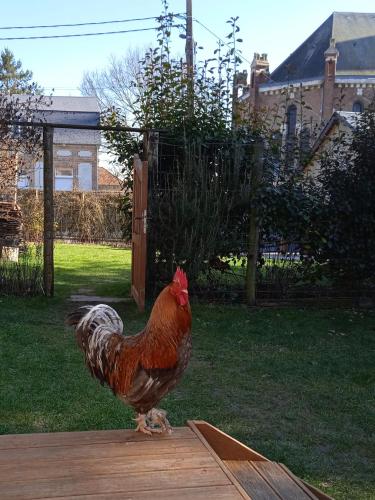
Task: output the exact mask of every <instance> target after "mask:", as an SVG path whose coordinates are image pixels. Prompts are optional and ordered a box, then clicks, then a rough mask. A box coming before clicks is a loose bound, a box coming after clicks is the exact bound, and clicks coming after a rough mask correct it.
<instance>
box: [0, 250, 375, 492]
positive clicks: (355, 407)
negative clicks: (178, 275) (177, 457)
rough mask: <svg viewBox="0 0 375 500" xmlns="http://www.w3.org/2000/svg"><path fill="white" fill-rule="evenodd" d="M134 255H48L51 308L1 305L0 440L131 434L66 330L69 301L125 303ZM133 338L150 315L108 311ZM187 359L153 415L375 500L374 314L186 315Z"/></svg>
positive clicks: (124, 413)
mask: <svg viewBox="0 0 375 500" xmlns="http://www.w3.org/2000/svg"><path fill="white" fill-rule="evenodd" d="M129 280H130V251H129V250H126V249H114V248H110V247H104V246H99V245H92V246H91V245H86V246H81V245H63V244H58V245H57V247H56V296H55V297H54V298H53V299H46V298H9V297H2V298H0V325H1V327H0V392H1V393H0V432H1V433H23V432H49V431H73V430H85V429H109V428H128V427H133V426H134V422H133V421H132V417H133V413H132V411H131V410H130V409H128V408H126V407H125V406H124V405H123V404H122V403H121V402H120V401H118V400H116V399H115V398H114V397H113V396H112V394H111V393H110V392H109V391H108V390H106V389H104V388H102V387H101V386H100V385H99V384H98V383H97V382H96V381H95V380H94V379H92V378H91V377H90V376H89V374H88V372H87V371H86V368H85V366H84V363H83V360H82V355H81V353H80V352H79V350H78V348H77V347H76V345H75V339H74V336H73V332H72V331H71V330H70V329H68V328H66V327H65V326H64V316H65V314H66V313H67V312H68V311H70V310H71V309H72V307H73V306H72V304H71V303H69V302H68V301H67V297H68V296H69V295H70V293H74V292H77V290H79V289H81V288H89V289H91V290H93V292H95V293H100V294H105V295H116V296H119V295H120V296H128V295H129ZM116 308H117V309H118V310H119V312H120V314H121V316H122V317H123V319H124V324H125V329H126V331H127V332H129V333H135V332H137V331H138V330H139V329H141V328H142V327H143V325H144V324H145V322H146V319H147V316H148V313H146V314H139V313H138V312H137V310H136V308H135V306H134V305H133V304H123V305H121V306H120V307H116ZM193 341H194V345H193V358H192V361H191V364H190V366H189V369H188V371H187V373H186V375H185V377H184V379H183V380H182V382H181V384H180V385H179V387H178V389H177V390H175V391H174V392H173V393H171V394H170V395H169V396H168V397H167V398H166V399H165V400H164V402H163V404H162V405H161V406H162V407H164V408H165V409H166V410H168V412H169V415H170V420H171V422H172V424H173V425H183V424H184V422H185V421H186V420H187V419H203V420H207V421H209V422H211V423H212V424H214V425H216V426H218V427H219V428H220V429H222V430H223V431H225V432H228V433H229V434H231V435H233V436H235V437H237V438H238V439H240V440H241V441H243V442H244V443H246V444H247V445H249V446H251V447H253V448H254V449H256V450H258V451H259V452H260V453H262V454H265V455H266V456H267V457H268V458H270V459H272V460H277V461H281V462H284V463H285V464H286V465H287V466H288V467H290V468H291V469H292V471H293V472H294V473H296V474H297V475H299V476H301V477H302V478H304V479H306V480H307V481H309V482H311V483H312V484H314V485H316V486H318V487H319V488H321V489H322V490H324V491H326V492H327V493H329V494H331V495H332V496H334V497H335V498H337V499H350V500H354V499H360V500H362V499H375V475H374V463H375V434H374V433H375V404H374V403H375V369H374V360H375V314H374V312H360V311H355V310H313V309H311V310H300V309H292V308H289V309H248V308H246V307H243V306H219V305H215V306H210V305H202V304H200V305H199V304H194V303H193Z"/></svg>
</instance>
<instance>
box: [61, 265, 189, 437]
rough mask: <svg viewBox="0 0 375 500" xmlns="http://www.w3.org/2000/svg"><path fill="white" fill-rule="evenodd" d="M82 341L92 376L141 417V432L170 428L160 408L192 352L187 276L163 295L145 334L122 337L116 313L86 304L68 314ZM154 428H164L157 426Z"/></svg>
mask: <svg viewBox="0 0 375 500" xmlns="http://www.w3.org/2000/svg"><path fill="white" fill-rule="evenodd" d="M67 323H68V324H70V325H73V326H75V330H76V335H77V341H78V344H79V346H80V347H81V349H82V351H83V352H84V355H85V359H86V364H87V366H88V368H89V370H90V372H91V374H92V375H93V376H95V377H96V378H98V379H99V380H100V382H101V383H102V384H107V385H108V386H109V387H110V388H111V389H112V391H113V393H114V394H115V395H116V396H117V397H119V398H120V399H121V400H122V401H124V402H125V403H127V404H129V405H130V406H132V407H133V408H134V409H135V410H136V412H137V413H138V418H137V419H136V420H137V422H138V428H137V430H139V431H141V432H146V433H151V432H160V431H164V430H168V431H169V430H170V426H169V423H168V421H167V419H166V413H165V412H163V411H162V410H157V409H156V408H155V407H156V405H157V404H158V403H159V401H160V400H161V399H162V398H163V397H164V396H165V395H166V394H167V393H168V392H169V391H171V390H172V389H173V388H174V387H175V386H176V384H177V382H178V380H179V379H180V377H181V375H182V373H183V372H184V371H185V369H186V367H187V365H188V362H189V358H190V352H191V312H190V305H189V301H188V293H187V279H186V275H185V274H184V273H183V272H182V271H181V270H179V269H178V270H177V271H176V274H175V276H174V280H173V282H172V283H171V284H170V285H168V286H167V287H166V288H164V290H163V291H162V292H161V293H160V295H159V297H158V298H157V299H156V302H155V304H154V307H153V309H152V311H151V315H150V319H149V321H148V323H147V325H146V327H145V328H144V330H142V331H141V332H140V333H138V334H137V335H134V336H124V335H123V324H122V321H121V319H120V317H119V316H118V314H117V313H116V311H115V310H114V309H112V308H111V307H109V306H107V305H104V304H100V305H97V306H84V307H81V308H79V309H78V310H77V311H75V312H73V313H72V314H70V315H69V317H68V320H67ZM155 424H156V425H158V426H159V428H155Z"/></svg>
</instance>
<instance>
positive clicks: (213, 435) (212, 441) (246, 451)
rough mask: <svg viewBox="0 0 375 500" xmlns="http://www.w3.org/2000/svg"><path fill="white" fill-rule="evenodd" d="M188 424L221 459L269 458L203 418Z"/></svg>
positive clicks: (265, 459) (266, 459) (252, 459)
mask: <svg viewBox="0 0 375 500" xmlns="http://www.w3.org/2000/svg"><path fill="white" fill-rule="evenodd" d="M188 425H189V426H190V427H192V428H193V427H195V428H196V429H197V430H198V431H199V433H200V434H201V435H202V436H203V437H204V438H205V439H206V440H207V442H208V443H209V445H210V446H211V447H212V449H213V450H214V451H215V453H217V455H218V456H219V457H220V458H221V460H251V461H255V460H264V461H268V458H266V457H264V456H263V455H261V454H260V453H258V452H256V451H254V450H252V449H251V448H249V447H247V446H245V445H244V444H243V443H241V442H240V441H237V439H234V438H232V437H231V436H228V434H225V432H223V431H221V430H220V429H217V428H216V427H214V426H213V425H211V424H209V423H207V422H204V421H203V420H194V421H188ZM193 430H194V428H193Z"/></svg>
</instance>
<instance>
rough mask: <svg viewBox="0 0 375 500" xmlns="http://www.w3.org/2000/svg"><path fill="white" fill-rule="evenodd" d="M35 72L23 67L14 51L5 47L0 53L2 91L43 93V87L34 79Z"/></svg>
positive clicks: (6, 92)
mask: <svg viewBox="0 0 375 500" xmlns="http://www.w3.org/2000/svg"><path fill="white" fill-rule="evenodd" d="M32 77H33V73H32V72H31V71H30V70H24V69H23V68H22V63H21V61H19V60H18V61H17V60H16V59H15V57H14V55H13V52H12V51H10V50H9V49H8V48H5V49H4V50H3V51H2V52H1V54H0V93H3V94H41V93H42V88H41V87H40V86H39V85H38V84H37V83H35V82H33V81H32Z"/></svg>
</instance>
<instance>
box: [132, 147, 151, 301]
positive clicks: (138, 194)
mask: <svg viewBox="0 0 375 500" xmlns="http://www.w3.org/2000/svg"><path fill="white" fill-rule="evenodd" d="M133 175H134V181H133V220H132V286H131V293H132V296H133V298H134V300H135V301H136V303H137V305H138V309H139V310H140V311H143V310H144V308H145V299H146V261H147V196H148V164H147V161H144V162H142V161H141V160H140V159H139V157H138V156H135V158H134V174H133Z"/></svg>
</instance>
